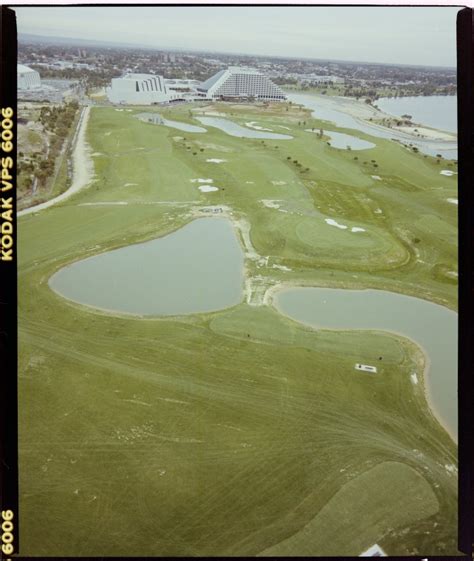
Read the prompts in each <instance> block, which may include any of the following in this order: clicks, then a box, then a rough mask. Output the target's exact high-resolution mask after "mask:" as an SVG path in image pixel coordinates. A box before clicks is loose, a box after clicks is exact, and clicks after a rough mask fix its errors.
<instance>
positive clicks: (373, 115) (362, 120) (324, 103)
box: [289, 94, 457, 159]
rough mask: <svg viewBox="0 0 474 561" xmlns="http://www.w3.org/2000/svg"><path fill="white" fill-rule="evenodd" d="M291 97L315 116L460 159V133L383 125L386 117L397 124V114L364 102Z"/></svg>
mask: <svg viewBox="0 0 474 561" xmlns="http://www.w3.org/2000/svg"><path fill="white" fill-rule="evenodd" d="M289 99H290V100H291V101H293V102H294V103H301V104H303V105H305V106H306V107H308V108H310V109H312V110H313V112H314V113H313V114H314V117H315V118H319V119H323V120H329V121H333V122H335V124H336V125H337V126H340V127H347V128H354V129H358V130H361V131H363V132H366V133H367V134H371V135H374V136H381V137H382V138H387V139H391V140H398V141H399V142H401V143H403V144H405V145H409V144H412V145H413V146H416V147H417V148H418V149H419V150H421V151H422V152H426V153H427V154H429V155H432V156H435V155H436V154H437V153H440V154H441V155H442V156H443V157H445V158H447V159H455V158H457V136H456V135H455V134H453V133H450V132H448V131H441V130H438V129H434V128H432V127H428V126H425V125H421V124H420V125H418V124H416V125H414V126H413V127H408V126H405V125H403V124H402V125H400V126H397V125H395V124H392V126H391V127H387V126H384V125H383V124H382V122H383V120H384V119H385V120H386V121H387V122H391V123H394V116H393V115H390V114H388V113H384V112H383V111H381V110H380V109H378V108H377V107H374V106H373V105H370V104H367V103H364V102H363V101H357V100H354V99H352V98H346V97H338V96H332V97H327V96H324V95H316V94H312V95H304V94H292V95H290V96H289ZM415 129H416V131H415Z"/></svg>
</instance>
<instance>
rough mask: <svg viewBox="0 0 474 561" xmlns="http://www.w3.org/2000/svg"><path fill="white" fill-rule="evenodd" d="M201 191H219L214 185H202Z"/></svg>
mask: <svg viewBox="0 0 474 561" xmlns="http://www.w3.org/2000/svg"><path fill="white" fill-rule="evenodd" d="M199 191H202V192H203V193H210V192H211V191H219V188H218V187H214V186H213V185H200V186H199Z"/></svg>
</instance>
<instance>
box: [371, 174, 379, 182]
mask: <svg viewBox="0 0 474 561" xmlns="http://www.w3.org/2000/svg"><path fill="white" fill-rule="evenodd" d="M370 177H371V178H372V179H376V180H377V181H382V178H381V177H380V175H371V176H370Z"/></svg>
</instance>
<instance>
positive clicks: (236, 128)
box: [196, 117, 293, 140]
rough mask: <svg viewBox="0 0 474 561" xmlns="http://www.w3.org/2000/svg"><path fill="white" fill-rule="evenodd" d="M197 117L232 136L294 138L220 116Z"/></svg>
mask: <svg viewBox="0 0 474 561" xmlns="http://www.w3.org/2000/svg"><path fill="white" fill-rule="evenodd" d="M196 119H197V120H198V121H199V122H200V123H202V124H203V125H207V126H209V127H216V128H218V129H220V130H221V131H224V132H226V133H227V134H230V136H237V137H239V138H266V139H269V140H291V139H292V138H293V137H292V136H289V135H288V134H279V133H276V132H266V131H256V130H252V129H249V128H246V127H242V126H240V125H238V124H237V123H234V122H233V121H229V119H221V118H219V117H196Z"/></svg>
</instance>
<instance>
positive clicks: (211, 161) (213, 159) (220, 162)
mask: <svg viewBox="0 0 474 561" xmlns="http://www.w3.org/2000/svg"><path fill="white" fill-rule="evenodd" d="M206 162H209V163H211V164H222V162H227V160H220V159H219V158H209V159H208V160H206Z"/></svg>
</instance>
